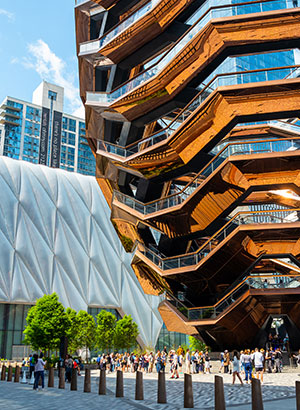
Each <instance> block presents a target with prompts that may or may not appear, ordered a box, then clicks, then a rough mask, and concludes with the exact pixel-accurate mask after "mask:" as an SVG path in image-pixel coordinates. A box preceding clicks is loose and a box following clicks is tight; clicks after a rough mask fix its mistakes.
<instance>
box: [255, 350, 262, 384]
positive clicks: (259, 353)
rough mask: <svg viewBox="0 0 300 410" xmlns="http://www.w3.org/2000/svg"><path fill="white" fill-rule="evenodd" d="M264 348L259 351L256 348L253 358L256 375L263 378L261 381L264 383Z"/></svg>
mask: <svg viewBox="0 0 300 410" xmlns="http://www.w3.org/2000/svg"><path fill="white" fill-rule="evenodd" d="M263 352H264V350H263V349H262V351H259V350H258V348H256V349H255V352H254V354H253V355H252V360H253V362H254V367H255V376H256V377H257V379H259V376H260V378H261V382H262V383H263V374H264V355H263Z"/></svg>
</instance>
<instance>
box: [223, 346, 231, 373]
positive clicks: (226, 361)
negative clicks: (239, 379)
mask: <svg viewBox="0 0 300 410" xmlns="http://www.w3.org/2000/svg"><path fill="white" fill-rule="evenodd" d="M224 353H225V354H224V373H228V372H229V365H230V354H229V352H228V350H225V352H224Z"/></svg>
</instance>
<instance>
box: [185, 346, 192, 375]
mask: <svg viewBox="0 0 300 410" xmlns="http://www.w3.org/2000/svg"><path fill="white" fill-rule="evenodd" d="M185 371H186V373H187V374H190V373H191V355H190V349H187V350H186V354H185Z"/></svg>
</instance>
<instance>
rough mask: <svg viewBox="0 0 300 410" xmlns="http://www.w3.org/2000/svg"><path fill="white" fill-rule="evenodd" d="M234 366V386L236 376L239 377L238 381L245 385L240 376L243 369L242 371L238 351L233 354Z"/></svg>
mask: <svg viewBox="0 0 300 410" xmlns="http://www.w3.org/2000/svg"><path fill="white" fill-rule="evenodd" d="M232 364H233V370H232V384H234V382H235V378H236V376H237V377H238V379H239V381H240V382H241V384H244V383H243V380H242V378H241V376H240V371H241V369H240V360H239V353H238V352H237V351H236V350H235V351H234V352H233V361H232Z"/></svg>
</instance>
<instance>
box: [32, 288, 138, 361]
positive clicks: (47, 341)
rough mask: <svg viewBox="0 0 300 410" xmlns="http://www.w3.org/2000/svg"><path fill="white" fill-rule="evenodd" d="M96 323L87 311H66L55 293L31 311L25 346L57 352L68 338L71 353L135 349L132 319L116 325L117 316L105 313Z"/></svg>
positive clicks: (135, 335) (117, 322) (125, 318)
mask: <svg viewBox="0 0 300 410" xmlns="http://www.w3.org/2000/svg"><path fill="white" fill-rule="evenodd" d="M96 319H97V324H96V323H95V320H94V318H93V316H92V315H90V314H89V313H87V312H86V311H84V310H80V311H79V312H78V313H77V312H76V311H75V310H74V309H71V308H67V309H66V310H65V308H64V306H63V305H62V303H60V302H59V300H58V296H57V294H56V293H53V294H52V295H44V296H43V297H42V298H40V299H38V300H37V302H36V305H35V306H33V307H32V308H30V309H29V311H28V314H27V318H26V322H27V324H26V328H25V330H24V334H25V339H24V343H26V344H28V345H31V346H32V348H33V349H35V350H39V349H42V350H44V351H50V350H58V349H59V347H60V340H61V337H62V336H66V337H67V338H68V347H69V351H70V352H71V353H73V352H75V351H76V350H77V349H79V348H85V349H89V350H92V349H93V348H94V347H95V346H96V347H97V348H98V349H99V350H101V351H109V350H112V349H126V350H129V349H130V348H131V347H133V346H135V345H136V338H137V336H138V334H139V331H138V326H137V324H136V323H135V322H134V321H133V320H132V317H131V316H130V315H129V316H127V315H125V316H124V317H123V318H122V319H120V320H118V321H117V318H116V316H115V315H113V314H112V313H110V312H107V311H106V310H104V309H103V310H101V311H100V313H99V314H98V315H97V318H96Z"/></svg>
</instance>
